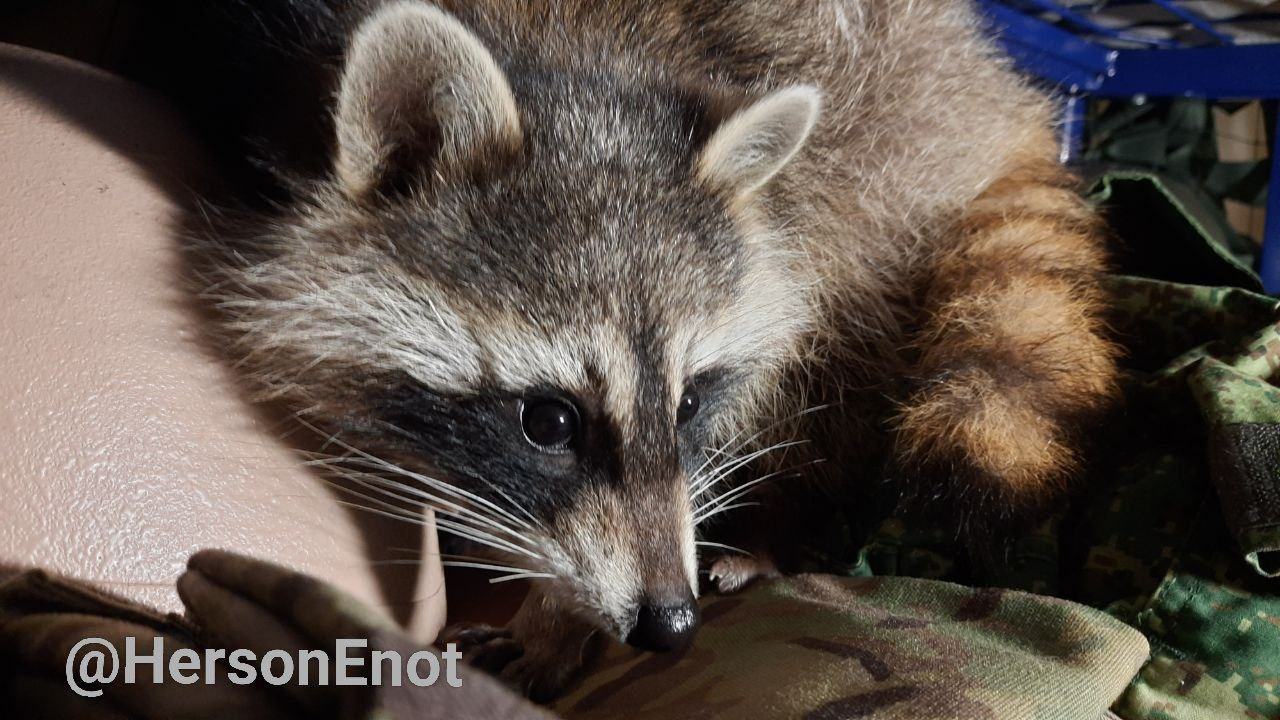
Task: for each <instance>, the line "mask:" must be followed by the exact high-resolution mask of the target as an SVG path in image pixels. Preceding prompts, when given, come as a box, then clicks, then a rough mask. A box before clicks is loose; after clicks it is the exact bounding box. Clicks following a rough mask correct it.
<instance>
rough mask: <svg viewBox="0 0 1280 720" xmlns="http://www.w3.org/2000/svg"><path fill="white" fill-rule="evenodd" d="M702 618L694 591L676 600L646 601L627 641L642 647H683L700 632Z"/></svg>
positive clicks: (662, 648)
mask: <svg viewBox="0 0 1280 720" xmlns="http://www.w3.org/2000/svg"><path fill="white" fill-rule="evenodd" d="M698 617H699V613H698V603H697V602H695V601H694V599H693V595H692V594H689V595H688V596H686V597H685V598H684V599H682V600H678V601H676V602H662V603H657V602H644V603H643V604H641V605H640V612H639V613H638V614H637V616H636V624H635V627H633V628H631V632H630V633H629V634H628V635H627V644H628V645H630V646H632V647H637V648H640V649H641V650H654V651H660V652H665V651H668V650H682V649H684V648H685V647H686V646H687V645H688V644H689V642H690V641H691V640H693V636H694V635H697V634H698Z"/></svg>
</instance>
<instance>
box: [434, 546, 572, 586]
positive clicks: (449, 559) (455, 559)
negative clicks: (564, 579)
mask: <svg viewBox="0 0 1280 720" xmlns="http://www.w3.org/2000/svg"><path fill="white" fill-rule="evenodd" d="M440 561H441V563H442V564H444V565H449V566H453V565H452V564H454V563H463V562H467V563H474V564H476V565H486V566H489V567H491V568H492V569H494V570H499V569H502V570H509V571H511V572H512V573H513V574H512V575H509V576H508V575H503V576H501V577H503V578H507V579H511V580H515V579H518V578H519V577H523V576H527V577H549V578H553V577H556V574H555V573H553V572H548V571H543V570H534V569H532V568H526V567H520V566H518V565H515V564H512V563H510V562H508V561H506V560H495V559H494V558H487V557H478V556H476V555H460V554H457V553H441V554H440ZM500 562H501V563H506V564H503V565H499V564H498V563H500ZM490 582H493V580H490ZM502 582H505V580H503V581H502Z"/></svg>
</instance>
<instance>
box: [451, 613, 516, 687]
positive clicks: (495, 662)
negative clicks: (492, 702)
mask: <svg viewBox="0 0 1280 720" xmlns="http://www.w3.org/2000/svg"><path fill="white" fill-rule="evenodd" d="M449 643H454V644H455V645H457V649H458V651H459V652H461V653H462V657H463V659H464V660H465V661H466V663H467V664H468V665H471V666H472V667H476V668H479V669H481V670H484V671H485V672H487V673H489V674H491V675H501V673H502V671H503V670H504V669H506V667H507V666H509V665H510V664H511V663H512V662H513V661H515V660H517V659H518V658H520V656H522V655H524V647H523V646H522V645H521V644H520V642H519V641H518V640H515V639H513V638H512V637H511V631H510V630H508V629H506V628H496V627H493V626H491V625H483V624H479V623H460V624H458V625H453V626H451V627H448V628H445V630H444V632H442V633H441V634H440V638H439V639H438V640H437V644H440V645H446V644H449Z"/></svg>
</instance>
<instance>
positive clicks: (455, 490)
mask: <svg viewBox="0 0 1280 720" xmlns="http://www.w3.org/2000/svg"><path fill="white" fill-rule="evenodd" d="M298 422H300V423H302V424H303V425H304V426H306V427H309V428H311V429H312V430H314V431H316V432H318V433H321V434H322V435H323V432H322V431H321V430H320V429H319V428H317V427H316V426H315V425H312V424H311V423H309V422H307V421H306V420H303V419H301V418H299V419H298ZM329 442H332V443H334V444H336V445H338V446H339V447H341V448H343V449H345V450H347V451H348V452H350V453H353V454H355V455H358V456H359V457H360V458H362V459H364V460H366V461H368V462H370V463H373V465H374V466H375V467H380V468H383V469H385V470H387V471H389V472H393V473H396V474H398V475H402V476H404V477H407V478H409V479H411V480H417V481H418V482H420V483H422V484H423V485H427V486H428V487H433V488H435V489H437V490H439V491H440V492H443V493H445V494H447V495H452V496H454V497H462V498H465V499H467V500H470V501H472V502H474V503H477V504H479V505H483V506H484V507H486V508H487V509H489V510H493V511H494V512H496V513H498V514H500V515H502V516H504V517H506V518H507V519H508V520H511V521H512V522H514V523H516V524H517V525H520V526H521V527H523V528H524V529H525V530H532V529H533V528H532V527H531V526H530V525H529V524H528V523H526V522H525V521H523V520H521V519H520V518H518V517H516V516H515V515H512V514H511V513H510V512H508V511H507V510H505V509H503V508H501V507H499V506H498V505H496V504H494V503H493V502H491V501H489V500H486V499H484V498H482V497H480V496H479V495H476V494H475V493H472V492H468V491H466V490H463V489H462V488H459V487H455V486H453V485H450V484H449V483H446V482H442V481H440V480H437V479H435V478H432V477H427V476H426V475H422V474H420V473H415V472H413V471H411V470H407V469H405V468H402V467H400V466H399V465H396V464H395V463H393V462H389V461H387V460H384V459H383V458H380V457H378V456H376V455H372V454H370V453H367V452H365V451H364V450H361V449H359V448H357V447H355V446H354V445H351V444H350V443H347V442H345V441H343V440H340V439H338V436H337V435H336V434H334V435H329V436H328V440H326V444H328V443H329Z"/></svg>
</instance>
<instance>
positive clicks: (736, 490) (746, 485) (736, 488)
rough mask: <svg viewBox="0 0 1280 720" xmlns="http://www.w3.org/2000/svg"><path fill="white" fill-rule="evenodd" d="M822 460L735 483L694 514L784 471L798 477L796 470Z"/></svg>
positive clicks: (737, 496)
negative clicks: (738, 483)
mask: <svg viewBox="0 0 1280 720" xmlns="http://www.w3.org/2000/svg"><path fill="white" fill-rule="evenodd" d="M822 462H824V460H823V459H822V458H817V459H815V460H810V461H808V462H803V463H799V464H798V465H792V466H791V467H788V468H783V469H781V470H775V471H774V472H771V473H769V474H768V475H762V476H761V477H758V478H756V479H754V480H752V481H750V482H746V483H743V484H741V485H735V486H734V487H731V488H729V489H727V490H725V491H724V492H722V493H720V494H719V495H717V496H715V497H714V498H712V499H710V500H708V501H706V502H704V503H702V504H701V505H699V506H698V508H697V509H696V510H694V511H693V514H694V515H698V514H700V513H702V512H703V511H705V510H706V509H707V508H710V507H713V506H714V505H717V504H723V503H726V502H732V501H734V500H737V499H738V498H740V497H742V495H743V494H744V493H746V492H747V491H749V490H750V489H751V488H753V487H755V486H757V485H759V484H760V483H763V482H766V481H768V480H772V479H773V478H776V477H778V476H779V475H783V474H784V473H790V474H789V475H787V477H798V476H799V475H800V473H798V472H796V471H797V470H799V469H800V468H803V467H808V466H810V465H818V464H820V463H822Z"/></svg>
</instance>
